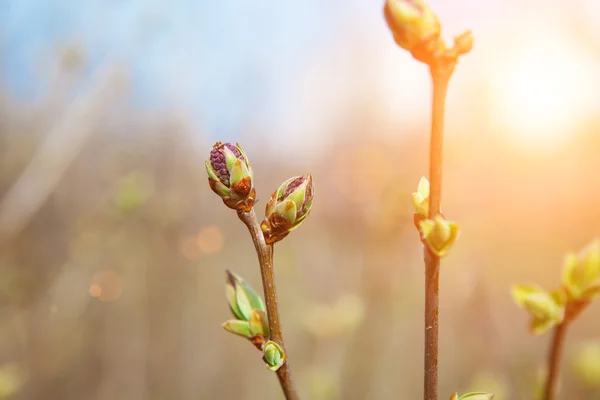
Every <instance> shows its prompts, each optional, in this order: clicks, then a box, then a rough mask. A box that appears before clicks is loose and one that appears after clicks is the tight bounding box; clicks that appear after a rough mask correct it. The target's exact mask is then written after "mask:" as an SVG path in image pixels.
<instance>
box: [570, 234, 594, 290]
mask: <svg viewBox="0 0 600 400" xmlns="http://www.w3.org/2000/svg"><path fill="white" fill-rule="evenodd" d="M562 281H563V285H564V287H565V289H566V291H567V294H568V295H569V298H570V299H571V300H590V299H592V298H593V297H594V296H596V295H598V294H600V240H599V239H597V240H595V241H594V242H592V243H591V244H589V245H588V246H587V247H586V248H584V249H583V250H582V251H581V252H580V253H579V254H568V255H567V257H566V260H565V266H564V270H563V279H562Z"/></svg>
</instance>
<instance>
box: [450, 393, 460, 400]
mask: <svg viewBox="0 0 600 400" xmlns="http://www.w3.org/2000/svg"><path fill="white" fill-rule="evenodd" d="M450 400H458V393H456V392H454V394H453V395H452V396H451V397H450Z"/></svg>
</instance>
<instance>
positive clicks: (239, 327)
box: [221, 319, 253, 339]
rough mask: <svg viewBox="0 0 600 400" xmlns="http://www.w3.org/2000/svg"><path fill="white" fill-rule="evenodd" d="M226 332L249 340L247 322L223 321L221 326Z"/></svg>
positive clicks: (250, 334)
mask: <svg viewBox="0 0 600 400" xmlns="http://www.w3.org/2000/svg"><path fill="white" fill-rule="evenodd" d="M221 326H222V327H223V328H224V329H225V330H226V331H227V332H231V333H233V334H235V335H239V336H242V337H245V338H246V339H249V338H251V337H252V336H253V335H252V332H250V326H249V325H248V322H247V321H239V320H237V319H230V320H229V321H225V322H224V323H223V325H221Z"/></svg>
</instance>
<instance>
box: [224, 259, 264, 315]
mask: <svg viewBox="0 0 600 400" xmlns="http://www.w3.org/2000/svg"><path fill="white" fill-rule="evenodd" d="M225 293H226V295H227V301H228V302H229V308H230V309H231V312H232V313H233V315H234V316H235V317H236V318H237V319H239V320H241V321H248V320H249V319H250V316H251V315H252V310H253V309H257V310H259V311H263V312H264V311H265V305H264V303H263V300H262V298H261V297H260V296H259V295H258V294H257V293H256V291H255V290H254V289H253V288H252V286H250V285H249V284H248V283H247V282H246V281H245V280H244V279H242V277H240V276H239V275H237V274H234V273H233V272H231V271H229V270H227V271H226V284H225Z"/></svg>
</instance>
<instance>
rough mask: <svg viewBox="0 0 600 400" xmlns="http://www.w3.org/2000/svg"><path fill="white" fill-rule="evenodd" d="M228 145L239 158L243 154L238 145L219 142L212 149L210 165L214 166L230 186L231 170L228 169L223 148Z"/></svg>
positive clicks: (218, 174) (225, 183) (220, 177)
mask: <svg viewBox="0 0 600 400" xmlns="http://www.w3.org/2000/svg"><path fill="white" fill-rule="evenodd" d="M225 146H227V148H228V149H229V150H231V152H232V153H233V154H235V156H236V157H237V158H241V156H242V155H241V154H240V152H239V150H238V149H237V147H235V145H233V144H231V143H221V142H217V143H215V145H214V146H213V149H212V150H211V151H210V165H211V166H212V167H213V169H214V171H215V174H216V175H217V177H218V178H219V180H220V181H221V183H223V184H224V185H225V186H229V171H228V170H227V162H226V161H225V154H224V153H223V148H224V147H225Z"/></svg>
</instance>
